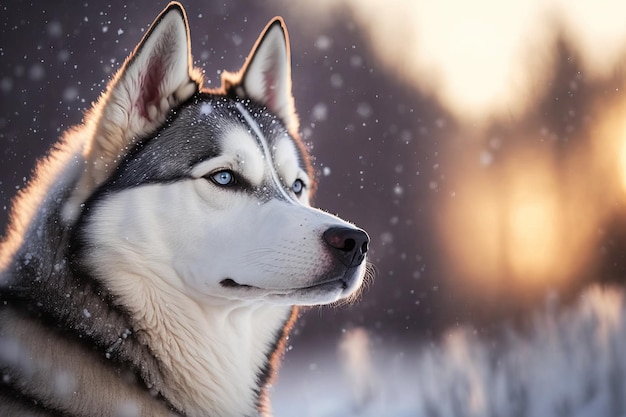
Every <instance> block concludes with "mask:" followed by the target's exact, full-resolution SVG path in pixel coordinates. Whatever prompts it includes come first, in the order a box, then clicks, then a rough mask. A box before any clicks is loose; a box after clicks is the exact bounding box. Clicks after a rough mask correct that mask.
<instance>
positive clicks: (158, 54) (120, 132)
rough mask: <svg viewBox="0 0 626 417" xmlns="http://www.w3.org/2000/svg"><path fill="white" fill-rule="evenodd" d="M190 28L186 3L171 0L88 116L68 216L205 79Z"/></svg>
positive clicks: (66, 209)
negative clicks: (196, 59) (193, 58)
mask: <svg viewBox="0 0 626 417" xmlns="http://www.w3.org/2000/svg"><path fill="white" fill-rule="evenodd" d="M190 48H191V47H190V42H189V28H188V25H187V18H186V16H185V11H184V9H183V8H182V6H181V5H180V4H178V3H170V4H169V5H168V6H167V7H166V8H165V10H163V12H161V14H160V15H159V16H158V17H157V18H156V20H155V21H154V23H153V24H152V26H151V27H150V29H149V31H148V32H147V33H146V34H145V36H144V37H143V39H142V40H141V42H140V43H139V45H138V46H137V47H136V48H135V50H134V52H133V53H132V54H131V55H130V56H129V57H128V58H127V60H126V62H125V63H124V65H123V66H122V68H121V69H120V70H119V71H118V72H117V74H116V75H115V77H114V78H113V80H112V81H111V82H110V83H109V86H108V88H107V91H106V92H105V93H104V94H103V95H102V96H101V97H100V99H99V101H98V103H97V104H96V105H94V107H93V109H92V110H91V111H90V114H88V115H87V117H86V126H85V129H87V135H88V136H89V137H90V139H89V140H90V141H89V142H88V143H86V144H85V149H84V156H85V161H84V162H85V167H84V168H85V169H84V172H83V173H82V174H81V178H80V180H79V181H78V183H77V185H76V188H75V189H74V191H73V194H72V196H71V198H70V199H69V200H68V203H67V204H66V206H65V207H64V208H63V217H64V218H65V220H66V221H71V220H73V219H75V218H76V216H77V214H78V212H79V207H80V205H81V204H82V203H84V201H85V200H86V199H87V198H88V196H89V195H90V194H91V193H92V192H93V191H94V190H95V188H96V187H98V186H99V185H101V184H102V183H104V182H105V181H106V180H107V178H108V177H109V176H110V175H111V173H112V172H113V171H114V169H115V168H116V167H117V164H118V163H119V161H120V160H121V158H122V156H123V155H124V153H125V152H128V150H129V148H130V147H131V146H132V145H133V144H134V143H135V142H136V141H137V140H138V139H141V138H143V137H145V136H146V135H148V134H150V133H151V132H153V131H154V130H155V129H156V128H157V127H158V126H159V125H161V124H162V123H163V122H164V121H165V119H166V118H167V116H168V114H169V112H170V110H171V109H172V108H173V107H174V106H176V105H178V104H180V103H181V102H183V101H185V100H187V99H189V98H190V97H191V96H192V95H193V94H194V93H196V92H197V91H198V89H199V88H200V85H201V83H202V80H201V75H200V72H199V71H198V70H196V69H194V68H193V67H192V62H191V49H190Z"/></svg>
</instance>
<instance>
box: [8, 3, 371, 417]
mask: <svg viewBox="0 0 626 417" xmlns="http://www.w3.org/2000/svg"><path fill="white" fill-rule="evenodd" d="M285 36H286V35H285V33H284V28H283V26H282V22H280V24H276V21H275V22H274V23H273V24H271V25H270V26H269V29H268V31H267V33H266V34H265V35H263V36H262V38H261V39H262V41H259V42H258V43H257V46H256V49H255V50H253V53H252V58H250V59H249V60H248V64H247V67H246V69H245V71H244V73H243V74H244V75H243V79H242V83H244V85H245V90H246V92H247V93H248V94H249V95H250V96H251V98H254V99H255V100H257V101H259V102H260V103H261V104H265V105H267V106H268V108H269V109H270V110H273V111H274V112H276V113H277V114H278V116H279V117H280V118H281V120H282V121H283V122H284V123H285V124H286V125H287V126H288V127H289V128H290V129H294V126H296V127H297V117H296V116H295V112H294V108H293V98H292V97H291V80H290V66H289V48H288V44H287V40H286V38H285ZM189 48H190V46H189V36H188V32H187V23H186V19H185V16H184V12H183V11H182V9H181V7H180V5H177V4H171V5H170V6H168V8H167V9H166V10H165V11H164V13H163V14H162V15H161V16H160V17H159V18H158V19H157V21H155V25H154V26H153V28H152V29H151V30H150V31H149V32H148V34H147V35H146V36H145V37H144V39H143V40H142V42H141V43H140V45H139V46H138V47H137V49H136V51H135V53H134V54H133V55H132V56H131V58H129V60H128V61H127V62H126V63H125V65H124V66H123V68H122V69H121V70H120V71H119V73H118V74H117V75H116V77H115V79H114V80H113V82H112V83H111V84H110V86H109V88H108V90H107V92H106V94H104V95H103V96H102V98H101V99H100V100H99V102H98V104H96V105H95V107H94V109H92V111H91V112H90V114H89V115H88V117H87V122H86V123H85V125H84V126H82V127H80V128H78V129H76V130H75V131H74V132H73V133H72V134H70V135H68V137H67V141H76V142H75V143H72V144H71V145H67V146H66V147H67V148H68V152H67V153H66V154H62V153H61V152H58V153H55V157H57V156H59V158H61V156H62V162H61V163H59V164H58V165H59V166H62V165H66V166H67V167H64V168H58V167H57V171H56V172H54V173H53V175H55V178H53V179H50V180H46V179H45V178H44V176H43V175H40V178H43V179H42V180H41V183H42V187H43V188H42V190H41V191H40V192H37V191H36V190H33V188H35V186H31V190H30V193H31V194H32V195H33V196H34V197H33V201H34V203H33V204H37V205H39V204H41V206H42V207H43V208H39V209H38V211H37V212H35V210H34V209H33V213H30V212H29V215H27V216H25V220H24V225H18V226H17V228H23V229H26V228H28V230H27V231H26V230H21V229H18V232H23V233H24V234H28V235H30V237H31V238H33V239H32V240H35V239H34V236H36V230H35V231H33V228H38V227H42V225H43V224H44V222H45V221H56V219H50V218H49V217H48V216H49V213H46V210H47V208H46V206H47V204H51V205H52V203H53V202H52V200H53V199H57V198H58V197H59V194H60V193H61V191H62V190H63V189H67V188H69V187H72V193H71V195H70V197H69V199H68V201H67V202H66V203H65V204H64V206H63V207H62V211H63V213H62V217H63V219H62V220H64V224H65V225H66V226H68V225H70V224H73V223H74V222H76V221H77V219H79V215H80V213H81V210H82V207H83V203H85V201H86V200H87V199H88V198H89V196H90V195H92V193H93V192H94V191H95V190H96V189H97V188H98V187H99V186H101V185H102V184H103V183H104V182H105V181H106V180H107V179H108V178H109V177H110V176H111V174H112V173H113V172H114V170H115V168H116V167H117V166H118V164H119V163H120V162H121V161H122V160H123V158H124V157H125V154H126V153H127V152H128V150H129V149H130V148H131V147H132V146H133V145H134V143H135V141H137V140H139V139H141V138H145V137H146V136H148V135H150V134H152V133H153V131H154V130H155V129H157V128H158V126H160V125H161V124H162V123H163V122H164V120H165V118H166V117H167V114H168V113H169V111H170V110H171V108H172V107H174V106H176V105H178V104H179V103H181V102H182V101H184V100H186V99H188V98H189V97H190V96H191V95H192V94H194V93H195V91H196V90H197V89H198V88H199V85H198V83H199V80H200V77H199V75H198V73H197V71H196V70H194V69H192V68H191V58H190V55H189ZM155 62H156V64H155ZM160 68H162V69H163V74H160ZM151 71H152V72H151ZM154 71H156V72H154ZM148 73H152V74H153V75H155V74H160V75H162V78H157V79H156V80H155V79H154V78H150V77H146V74H148ZM263 74H265V75H268V74H269V75H270V79H271V80H273V82H272V83H270V84H268V83H267V82H266V81H267V78H259V77H260V76H262V75H263ZM146 80H148V81H146ZM146 83H148V84H149V85H150V86H151V87H156V88H154V89H153V90H150V92H151V93H150V94H149V95H145V92H146V89H145V88H146ZM152 93H154V94H152ZM244 98H249V97H244ZM211 111H212V109H211V108H210V106H209V107H206V106H204V107H200V109H199V112H200V113H206V114H208V113H210V112H211ZM239 111H240V112H241V113H242V115H243V116H244V119H245V120H246V121H247V124H248V125H249V127H250V129H251V131H252V133H250V132H248V131H247V129H244V128H241V127H240V126H239V127H234V125H233V126H230V127H229V126H228V125H225V126H224V129H223V131H222V132H221V136H220V137H219V138H218V140H220V142H221V145H222V147H223V154H222V155H221V156H219V157H217V158H214V159H211V160H208V161H204V162H201V163H199V164H198V165H197V166H195V167H194V168H193V169H192V170H191V171H192V176H193V178H189V179H186V180H180V181H177V182H174V183H169V184H160V185H159V184H152V185H142V186H139V187H134V188H129V189H125V190H122V191H116V192H114V193H112V194H110V195H104V196H102V198H100V199H98V200H95V201H94V202H93V205H91V206H90V207H89V215H88V216H86V217H83V219H85V221H86V223H85V224H84V225H83V224H80V225H77V227H76V229H75V230H80V232H81V233H82V235H81V237H82V238H84V239H86V240H87V244H86V246H85V251H86V253H85V259H84V262H85V265H84V266H85V267H86V268H88V269H89V270H90V271H91V272H93V274H94V275H95V277H96V278H97V279H98V280H99V281H100V282H101V283H102V285H103V287H104V288H106V290H107V292H109V293H110V295H111V296H112V298H113V299H114V300H115V302H116V303H119V304H120V305H121V306H123V309H124V310H125V311H128V312H129V313H130V314H129V317H130V320H131V322H132V326H133V331H134V334H135V335H137V337H138V338H140V342H142V343H143V344H146V345H148V346H149V348H150V351H151V352H153V353H154V355H155V358H156V359H157V360H158V361H159V365H160V367H159V370H158V371H159V372H162V373H163V375H162V379H163V384H162V387H160V389H161V390H162V391H161V394H163V396H164V397H165V398H166V399H167V401H169V402H170V403H171V404H172V405H174V406H175V407H177V408H179V409H180V410H184V412H185V415H187V416H189V417H196V416H197V417H201V416H202V417H205V416H207V415H209V416H220V417H229V416H233V417H234V416H237V417H240V416H243V415H245V416H253V415H257V413H258V409H257V405H258V404H255V401H257V399H258V398H259V395H258V392H255V390H258V389H261V390H263V389H265V387H263V386H259V383H258V379H257V377H258V372H260V370H261V369H262V368H263V367H264V365H265V364H266V363H267V360H268V355H270V354H273V353H274V348H275V346H273V344H274V343H275V342H276V341H277V340H278V336H280V335H281V334H282V332H283V331H284V327H283V326H284V325H285V323H286V321H287V320H288V319H289V318H290V315H291V312H292V311H293V310H292V306H293V305H295V304H298V305H310V304H324V303H330V302H334V301H337V300H338V299H340V298H343V297H346V296H348V295H349V292H350V291H352V290H354V289H355V288H358V286H359V285H358V284H360V280H361V279H362V277H363V275H364V269H365V262H363V263H362V264H361V265H360V267H359V270H358V279H357V281H359V282H357V285H353V286H351V288H350V289H346V288H343V287H342V285H343V283H342V282H340V281H339V280H338V279H339V278H342V274H343V273H344V271H341V270H335V266H336V264H337V259H336V258H335V256H334V255H333V253H331V252H330V250H329V248H328V245H327V244H326V243H325V242H324V241H323V239H322V235H323V233H324V231H325V230H327V229H328V228H329V227H334V226H343V227H353V226H351V225H350V224H349V223H347V222H345V221H343V220H341V219H339V218H337V217H335V216H332V215H329V214H327V213H325V212H322V211H320V210H317V209H314V208H311V207H309V206H308V194H307V192H306V191H305V192H304V193H303V194H302V195H301V196H299V197H298V196H296V195H295V194H294V193H293V192H292V191H291V190H290V188H289V187H290V186H291V185H292V184H293V181H295V180H296V179H301V180H303V181H304V182H305V183H308V182H309V181H310V179H309V178H308V177H307V176H306V173H305V172H304V170H305V168H304V167H302V166H301V164H300V162H302V161H298V153H297V152H296V150H297V149H296V146H295V145H294V144H293V143H292V142H291V140H289V141H287V139H285V140H279V141H278V142H277V143H276V144H275V148H270V146H269V145H268V142H267V140H266V138H265V137H264V136H263V134H262V131H261V129H260V127H259V126H258V125H257V124H256V122H255V120H254V118H253V117H252V116H251V115H250V114H249V113H248V112H247V110H245V108H244V107H243V106H240V107H239ZM48 165H51V164H48ZM42 166H43V165H42ZM219 169H232V170H233V171H237V173H238V174H240V175H244V176H245V177H246V178H247V179H248V180H249V182H250V183H252V184H254V185H258V186H259V187H261V188H262V186H263V184H266V185H267V186H268V188H272V189H278V190H280V192H281V193H283V197H285V198H283V199H274V200H270V201H265V200H263V199H259V198H257V197H258V195H257V196H255V195H253V194H254V193H243V192H232V190H227V189H224V188H223V187H220V186H218V185H216V184H214V183H212V182H211V181H210V180H208V179H206V178H203V177H204V176H206V175H207V174H210V173H212V172H215V171H216V170H219ZM186 174H187V172H185V175H186ZM46 196H49V197H46ZM46 198H48V199H49V200H50V201H45V200H46ZM33 218H34V219H33ZM83 226H84V227H83ZM15 236H17V233H15ZM14 239H15V246H14V249H13V251H12V252H11V254H10V255H11V256H13V254H14V252H15V251H16V250H17V248H18V247H21V248H22V249H25V250H28V248H24V247H23V246H22V241H21V240H20V241H18V240H19V239H18V237H14ZM7 247H8V246H7ZM52 249H53V250H54V251H57V250H58V248H52ZM5 258H6V259H5ZM8 258H9V256H8V255H7V256H5V257H3V259H2V263H3V264H4V263H8V262H9V259H8ZM3 266H4V265H3ZM339 274H341V275H339ZM335 275H339V276H335ZM224 280H233V281H234V282H236V283H237V284H239V286H228V285H223V284H222V282H223V281H224ZM320 284H322V285H321V286H320ZM9 320H11V318H7V321H9ZM37 325H38V324H37ZM14 333H15V334H14V335H13V336H14V337H15V339H16V340H18V341H19V342H20V343H28V341H29V340H30V339H28V335H25V334H22V333H19V332H17V331H16V332H14ZM36 343H37V344H39V345H43V344H44V343H43V342H42V341H41V340H38V341H37V342H36ZM76 350H79V349H78V348H77V349H76ZM44 353H45V352H44ZM57 353H59V352H57ZM57 353H54V354H53V353H49V352H48V353H45V354H41V355H43V356H45V357H46V358H49V359H50V358H51V359H50V360H52V361H55V359H54V358H55V357H56V356H55V355H56V354H57ZM41 355H40V356H41ZM61 356H63V355H61ZM63 357H64V358H65V359H66V360H69V359H67V358H70V359H71V353H70V355H65V356H63ZM102 366H104V365H102ZM76 369H78V367H77V368H76ZM80 369H81V370H82V369H91V368H89V367H88V366H87V365H85V366H84V367H82V368H80ZM94 369H95V368H94ZM95 372H98V370H96V371H95ZM84 375H88V373H86V374H84ZM84 375H83V377H84ZM50 381H51V380H50V379H49V378H48V379H47V380H45V381H42V384H43V385H46V384H47V385H49V384H50ZM112 383H115V378H114V376H112ZM43 385H42V386H43ZM47 385H46V386H47ZM98 389H99V388H98V387H96V388H95V390H98ZM116 389H117V390H119V389H121V388H119V387H116ZM107 392H109V393H111V392H116V391H115V390H108V391H107ZM87 394H88V392H87ZM87 394H86V395H87ZM126 394H127V395H128V396H129V397H131V398H132V396H133V395H134V394H132V393H126ZM120 398H121V397H120ZM146 401H150V399H147V400H146ZM94 407H95V406H94ZM106 412H107V411H106V410H105V411H103V413H106Z"/></svg>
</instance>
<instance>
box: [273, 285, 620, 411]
mask: <svg viewBox="0 0 626 417" xmlns="http://www.w3.org/2000/svg"><path fill="white" fill-rule="evenodd" d="M556 304H557V303H556V302H555V303H548V305H547V307H546V308H545V309H543V311H541V312H538V313H536V314H535V315H534V316H533V317H532V318H530V319H529V325H528V327H527V328H526V330H524V331H521V330H515V331H514V330H512V329H506V328H505V329H503V331H502V333H501V334H500V335H498V337H491V338H489V339H486V338H483V337H481V336H479V334H478V333H476V332H474V331H472V330H470V329H455V330H454V331H451V332H450V333H448V334H447V335H446V336H445V337H444V338H443V339H442V340H440V341H437V342H434V343H432V344H429V345H427V346H404V347H402V348H399V347H387V346H383V347H380V348H379V347H376V348H375V349H373V348H371V346H370V343H369V342H368V340H369V339H368V337H367V335H366V333H365V332H364V331H363V330H360V329H355V330H353V331H350V332H347V333H346V335H345V337H344V338H343V340H342V342H341V343H340V344H339V346H329V347H328V349H325V350H324V349H322V350H316V351H314V352H309V353H305V352H301V353H298V350H299V349H298V347H297V346H296V347H295V348H294V349H293V351H292V352H289V353H288V354H287V359H286V361H285V364H284V366H283V369H282V371H281V373H280V376H279V379H278V381H277V385H276V386H275V387H274V391H273V395H272V401H273V409H274V414H275V416H276V417H290V416H300V417H340V416H341V417H349V416H366V417H370V416H371V417H374V416H377V417H380V416H388V417H404V416H406V417H409V416H410V417H420V416H424V417H435V416H440V417H445V416H507V417H508V416H513V417H514V416H528V417H546V416H563V417H565V416H568V417H600V416H607V417H608V416H624V415H626V355H625V353H626V322H625V320H624V318H625V317H626V308H625V305H624V293H623V292H622V290H621V289H616V288H611V289H601V288H599V287H595V286H594V287H592V288H590V289H588V290H587V291H586V292H585V293H584V294H583V295H582V296H581V297H580V299H579V300H578V302H577V303H576V304H575V305H573V306H572V307H569V308H560V307H559V306H557V305H556ZM292 354H293V357H292V358H291V359H290V357H291V356H292Z"/></svg>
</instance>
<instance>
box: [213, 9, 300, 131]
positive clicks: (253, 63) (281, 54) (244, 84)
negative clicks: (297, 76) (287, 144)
mask: <svg viewBox="0 0 626 417" xmlns="http://www.w3.org/2000/svg"><path fill="white" fill-rule="evenodd" d="M222 84H223V86H224V88H225V90H226V92H227V93H228V94H231V95H235V96H238V97H242V98H250V99H252V100H254V101H256V102H258V103H260V104H263V105H264V106H266V107H267V108H268V109H270V110H271V111H272V112H273V113H275V114H276V115H277V116H278V117H280V118H281V120H282V121H283V123H285V125H286V127H287V129H288V130H289V131H290V132H292V133H294V134H295V133H297V131H298V116H297V114H296V109H295V105H294V100H293V96H292V94H291V55H290V51H289V36H288V35H287V28H286V27H285V22H284V21H283V19H282V18H280V17H275V18H274V19H273V20H271V21H270V22H269V23H268V24H267V26H266V27H265V30H264V31H263V33H262V34H261V36H259V39H258V40H257V41H256V44H255V45H254V48H252V51H251V52H250V55H248V59H247V60H246V63H245V64H244V66H243V68H242V70H241V71H240V72H239V73H237V74H230V73H227V72H224V73H223V74H222Z"/></svg>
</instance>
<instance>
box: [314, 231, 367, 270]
mask: <svg viewBox="0 0 626 417" xmlns="http://www.w3.org/2000/svg"><path fill="white" fill-rule="evenodd" d="M323 238H324V242H326V244H327V245H328V246H329V247H330V249H331V252H332V253H333V255H335V257H336V258H337V259H338V260H339V262H341V263H342V264H343V265H345V266H346V267H347V268H354V267H357V266H359V265H361V263H362V262H363V259H365V254H366V253H367V249H368V246H369V243H370V238H369V236H368V235H367V233H365V231H363V230H361V229H355V228H350V227H331V228H330V229H328V230H326V231H325V232H324V234H323Z"/></svg>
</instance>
